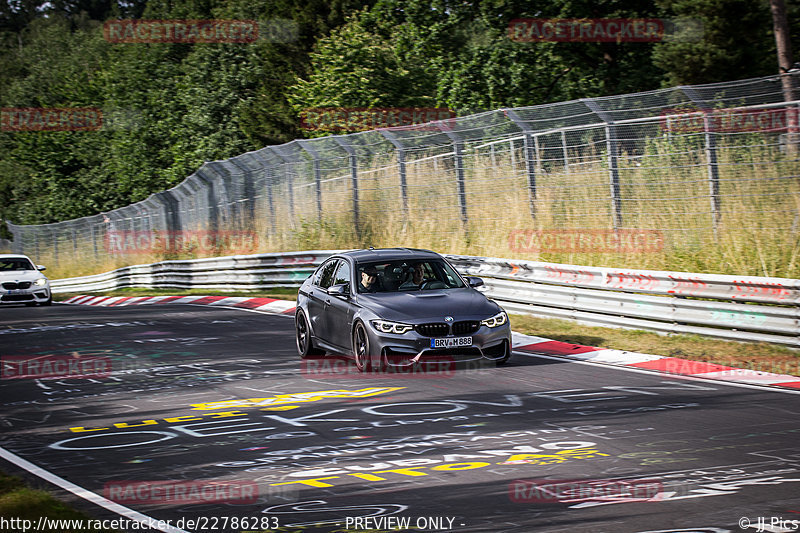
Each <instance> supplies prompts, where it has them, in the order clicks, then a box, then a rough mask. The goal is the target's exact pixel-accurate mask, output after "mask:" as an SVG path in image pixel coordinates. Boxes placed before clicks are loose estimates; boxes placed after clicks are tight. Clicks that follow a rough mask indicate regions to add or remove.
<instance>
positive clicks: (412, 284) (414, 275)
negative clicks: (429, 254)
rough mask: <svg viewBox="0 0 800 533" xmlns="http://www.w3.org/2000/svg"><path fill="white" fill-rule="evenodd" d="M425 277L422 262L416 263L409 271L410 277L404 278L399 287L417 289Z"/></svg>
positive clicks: (425, 279) (424, 280)
mask: <svg viewBox="0 0 800 533" xmlns="http://www.w3.org/2000/svg"><path fill="white" fill-rule="evenodd" d="M426 281H428V280H427V278H426V277H425V265H423V264H422V263H417V264H416V265H414V269H413V270H412V271H411V279H409V280H406V281H405V282H403V284H402V285H400V287H399V289H400V290H401V291H402V290H406V291H408V290H414V289H419V288H421V287H422V284H423V283H425V282H426Z"/></svg>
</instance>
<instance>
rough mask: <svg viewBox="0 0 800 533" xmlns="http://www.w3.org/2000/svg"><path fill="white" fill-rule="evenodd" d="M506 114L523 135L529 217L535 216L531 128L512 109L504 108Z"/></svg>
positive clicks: (534, 160) (534, 180)
mask: <svg viewBox="0 0 800 533" xmlns="http://www.w3.org/2000/svg"><path fill="white" fill-rule="evenodd" d="M505 112H506V116H507V117H508V118H510V119H511V121H512V122H513V123H514V125H516V126H517V127H518V128H519V129H520V130H522V133H524V134H525V136H524V137H523V139H524V140H523V150H524V151H525V169H526V170H527V171H528V205H529V209H530V212H531V218H533V219H535V218H536V166H537V161H536V154H535V152H534V146H533V144H534V143H533V139H532V135H531V130H530V128H528V123H527V122H525V121H524V120H522V118H521V117H520V116H519V115H518V114H517V112H516V111H514V110H513V109H506V110H505Z"/></svg>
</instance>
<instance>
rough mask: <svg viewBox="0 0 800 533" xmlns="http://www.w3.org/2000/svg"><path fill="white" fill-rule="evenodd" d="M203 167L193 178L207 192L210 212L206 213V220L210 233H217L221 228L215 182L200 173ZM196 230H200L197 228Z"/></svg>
mask: <svg viewBox="0 0 800 533" xmlns="http://www.w3.org/2000/svg"><path fill="white" fill-rule="evenodd" d="M201 170H202V167H201V168H199V169H197V171H196V172H195V173H194V174H193V176H194V177H195V178H196V179H197V181H199V182H200V183H199V186H200V187H204V188H205V191H206V202H207V203H208V210H207V211H206V220H207V222H208V231H217V229H218V228H219V209H218V207H219V206H218V205H217V203H216V202H215V200H216V196H215V195H214V185H213V182H212V181H211V180H210V179H208V178H207V177H205V176H204V175H203V174H201V173H200V171H201ZM189 177H190V178H191V176H189ZM195 229H200V228H199V227H195Z"/></svg>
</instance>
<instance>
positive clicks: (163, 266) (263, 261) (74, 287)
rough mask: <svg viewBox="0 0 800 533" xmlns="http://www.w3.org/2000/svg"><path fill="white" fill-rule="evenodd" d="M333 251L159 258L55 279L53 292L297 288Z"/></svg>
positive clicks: (52, 283)
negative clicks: (123, 289)
mask: <svg viewBox="0 0 800 533" xmlns="http://www.w3.org/2000/svg"><path fill="white" fill-rule="evenodd" d="M335 252H336V250H311V251H306V252H286V253H274V254H255V255H234V256H229V257H212V258H207V259H189V260H173V261H161V262H158V263H152V264H148V265H133V266H129V267H123V268H118V269H116V270H112V271H111V272H106V273H103V274H96V275H94V276H82V277H77V278H66V279H59V280H53V281H52V282H51V287H52V289H53V292H54V293H55V294H59V293H69V292H87V291H110V290H114V289H120V288H125V287H143V288H149V289H215V290H231V291H233V290H257V289H266V288H270V287H299V286H300V283H301V282H302V281H303V280H304V279H306V278H307V277H308V276H309V275H310V274H311V273H312V272H313V271H314V269H315V268H316V267H317V266H318V265H319V264H320V263H321V262H322V261H323V260H325V258H326V257H329V256H330V255H331V254H333V253H335Z"/></svg>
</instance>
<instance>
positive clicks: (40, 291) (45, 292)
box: [0, 284, 50, 304]
mask: <svg viewBox="0 0 800 533" xmlns="http://www.w3.org/2000/svg"><path fill="white" fill-rule="evenodd" d="M49 299H50V287H49V286H47V285H45V286H41V285H36V284H33V285H31V287H30V288H27V289H11V290H6V289H3V288H0V304H23V303H44V302H46V301H48V300H49Z"/></svg>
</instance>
